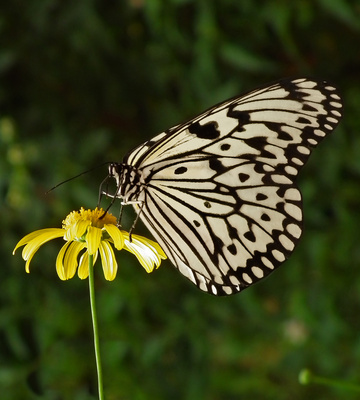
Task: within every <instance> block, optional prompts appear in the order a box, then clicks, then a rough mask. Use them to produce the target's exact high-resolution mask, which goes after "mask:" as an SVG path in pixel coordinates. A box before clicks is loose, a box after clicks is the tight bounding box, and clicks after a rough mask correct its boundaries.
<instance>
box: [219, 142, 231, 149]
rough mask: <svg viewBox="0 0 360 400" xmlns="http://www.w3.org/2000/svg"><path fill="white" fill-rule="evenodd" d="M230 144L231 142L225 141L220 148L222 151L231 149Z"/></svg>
mask: <svg viewBox="0 0 360 400" xmlns="http://www.w3.org/2000/svg"><path fill="white" fill-rule="evenodd" d="M230 147H231V146H230V145H229V143H224V144H222V145H221V146H220V149H221V150H222V151H226V150H229V149H230Z"/></svg>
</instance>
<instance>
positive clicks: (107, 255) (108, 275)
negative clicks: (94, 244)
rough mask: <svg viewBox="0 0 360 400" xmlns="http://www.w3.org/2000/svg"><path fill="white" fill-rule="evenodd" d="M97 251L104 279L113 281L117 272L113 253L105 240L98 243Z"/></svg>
mask: <svg viewBox="0 0 360 400" xmlns="http://www.w3.org/2000/svg"><path fill="white" fill-rule="evenodd" d="M99 250H100V256H101V264H102V267H103V271H104V275H105V279H106V280H108V281H112V280H114V279H115V277H116V273H117V270H118V265H117V262H116V258H115V254H114V251H113V249H112V247H111V246H110V244H109V242H108V241H107V240H103V241H102V242H101V243H100V247H99Z"/></svg>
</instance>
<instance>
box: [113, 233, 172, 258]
mask: <svg viewBox="0 0 360 400" xmlns="http://www.w3.org/2000/svg"><path fill="white" fill-rule="evenodd" d="M121 233H122V234H123V236H124V238H125V239H127V240H128V241H130V240H129V239H130V237H129V234H128V232H126V231H121ZM131 239H132V240H137V241H139V242H141V243H143V244H144V245H145V246H148V247H150V248H152V249H153V251H154V252H156V253H157V254H158V255H159V257H160V258H161V259H162V260H166V259H167V256H166V254H165V253H164V251H163V249H162V248H161V247H160V245H159V244H158V243H157V242H154V241H153V240H150V239H148V238H146V237H144V236H140V235H131Z"/></svg>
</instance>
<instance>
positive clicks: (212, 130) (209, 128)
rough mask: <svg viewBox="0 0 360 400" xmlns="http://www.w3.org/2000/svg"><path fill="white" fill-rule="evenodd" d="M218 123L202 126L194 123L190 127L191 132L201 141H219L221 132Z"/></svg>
mask: <svg viewBox="0 0 360 400" xmlns="http://www.w3.org/2000/svg"><path fill="white" fill-rule="evenodd" d="M217 127H218V125H217V123H216V122H208V123H207V124H204V125H200V123H199V122H194V123H192V124H191V125H190V126H189V128H188V129H189V132H190V133H193V134H194V135H196V136H197V137H198V138H199V139H217V138H218V137H219V136H220V132H219V131H218V130H217Z"/></svg>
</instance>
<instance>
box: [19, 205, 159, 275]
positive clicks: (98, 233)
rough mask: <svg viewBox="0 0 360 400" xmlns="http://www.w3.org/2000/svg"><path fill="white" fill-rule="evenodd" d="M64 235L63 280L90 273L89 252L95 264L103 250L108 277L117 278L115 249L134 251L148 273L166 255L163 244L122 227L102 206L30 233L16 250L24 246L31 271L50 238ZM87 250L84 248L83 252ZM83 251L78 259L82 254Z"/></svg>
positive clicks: (59, 271) (59, 264) (60, 272)
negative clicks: (59, 224)
mask: <svg viewBox="0 0 360 400" xmlns="http://www.w3.org/2000/svg"><path fill="white" fill-rule="evenodd" d="M60 237H63V238H64V240H65V241H66V243H65V244H64V245H63V247H62V248H61V250H60V252H59V254H58V256H57V259H56V271H57V274H58V275H59V278H60V279H62V280H66V279H71V278H72V277H73V276H74V275H75V272H76V269H78V276H79V278H80V279H86V278H87V277H88V275H89V264H88V261H89V255H91V256H93V257H94V264H95V261H96V259H97V257H98V254H99V253H100V258H101V263H102V267H103V271H104V275H105V279H107V280H109V281H112V280H113V279H115V276H116V273H117V269H118V265H117V262H116V259H115V254H114V250H113V248H112V247H111V244H112V245H113V246H114V247H115V249H116V250H122V249H125V250H127V251H129V252H131V253H133V254H134V255H135V256H136V257H137V259H138V260H139V262H140V264H141V265H142V266H143V267H144V268H145V270H146V272H148V273H149V272H152V271H153V270H154V268H155V267H156V268H158V267H159V266H160V263H161V260H162V259H163V260H164V259H165V258H166V255H165V253H164V252H163V251H162V249H161V247H160V246H159V245H158V244H157V243H156V242H154V241H152V240H150V239H147V238H145V237H142V236H138V235H131V241H130V237H129V233H128V232H125V231H123V230H120V229H119V228H118V226H117V220H116V218H115V217H114V216H113V215H111V214H109V213H106V214H105V215H104V210H103V209H102V208H100V209H99V208H96V209H95V210H84V208H81V209H80V211H73V212H71V213H70V214H69V215H68V216H67V217H66V218H65V220H64V221H63V224H62V229H60V228H48V229H40V230H38V231H35V232H32V233H29V234H28V235H26V236H25V237H23V238H22V239H21V240H20V242H19V243H18V244H17V245H16V247H15V249H14V252H13V254H15V251H16V250H17V249H18V248H19V247H21V246H24V245H25V247H24V249H23V251H22V258H23V259H24V260H25V261H26V264H25V270H26V272H28V273H29V272H30V269H29V267H30V262H31V260H32V258H33V256H34V254H35V253H36V252H37V250H38V249H39V247H40V246H42V245H43V244H44V243H46V242H48V241H49V240H52V239H56V238H60ZM83 250H84V251H83ZM81 252H82V255H81V257H80V260H79V262H78V256H79V254H80V253H81Z"/></svg>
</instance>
